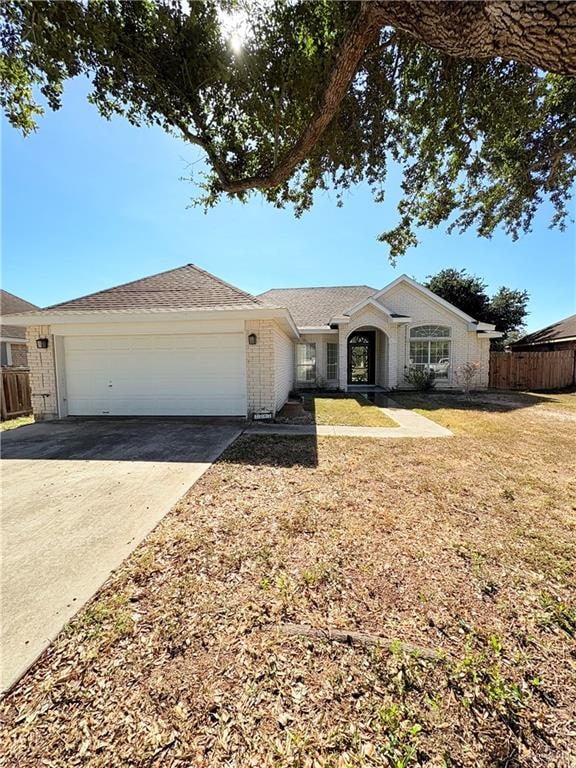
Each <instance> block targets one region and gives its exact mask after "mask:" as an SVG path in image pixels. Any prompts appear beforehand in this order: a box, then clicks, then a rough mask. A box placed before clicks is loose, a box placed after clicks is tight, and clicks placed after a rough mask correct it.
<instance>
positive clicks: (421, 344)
mask: <svg viewBox="0 0 576 768" xmlns="http://www.w3.org/2000/svg"><path fill="white" fill-rule="evenodd" d="M410 365H414V366H416V367H417V368H424V367H425V366H427V365H428V342H427V341H411V342H410Z"/></svg>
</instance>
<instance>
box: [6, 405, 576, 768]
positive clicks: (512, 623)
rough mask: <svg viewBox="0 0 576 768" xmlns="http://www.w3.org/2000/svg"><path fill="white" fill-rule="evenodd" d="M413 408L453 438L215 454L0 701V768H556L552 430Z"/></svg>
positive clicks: (567, 628) (563, 507) (569, 597)
mask: <svg viewBox="0 0 576 768" xmlns="http://www.w3.org/2000/svg"><path fill="white" fill-rule="evenodd" d="M414 397H416V396H414ZM418 397H420V396H418ZM414 402H416V403H417V404H419V405H420V407H421V409H422V410H423V411H425V412H426V413H427V415H430V416H432V417H433V418H435V419H438V420H441V421H442V422H443V423H444V422H446V423H449V424H450V425H451V426H453V425H457V427H458V428H457V434H456V436H455V437H453V438H450V439H447V440H428V441H427V440H394V441H382V442H378V441H375V440H353V439H343V438H320V439H318V440H317V441H316V440H315V439H314V438H312V437H278V436H274V437H263V436H245V437H243V438H242V439H240V440H239V441H237V442H236V443H235V444H234V445H233V446H231V447H230V448H229V449H228V451H227V452H226V453H225V454H224V455H223V456H222V458H221V459H220V461H219V462H217V463H216V464H215V465H214V466H213V467H212V468H211V469H210V470H209V471H208V472H207V473H206V474H205V475H204V476H203V478H202V479H201V480H200V481H199V483H198V484H197V485H196V486H195V487H194V488H193V489H192V490H191V492H190V493H189V494H188V496H187V497H186V498H185V499H183V500H182V501H181V502H180V503H179V504H178V505H177V506H176V507H175V508H174V510H173V511H172V512H171V513H170V514H169V515H168V516H167V517H166V518H165V519H164V520H163V521H162V522H161V523H160V525H159V526H158V527H157V528H156V530H155V531H154V532H153V533H152V534H151V535H150V536H149V537H148V539H147V540H146V541H145V542H144V543H143V544H142V545H141V546H140V547H138V549H137V550H136V551H135V552H134V554H133V555H132V556H131V557H130V558H128V560H127V561H126V562H125V563H124V564H123V566H122V567H121V568H120V569H118V571H116V572H115V573H114V574H113V576H112V577H111V578H110V580H109V581H108V583H107V584H106V585H105V587H104V589H103V590H101V592H100V593H99V594H98V595H97V596H96V598H95V600H94V601H93V602H92V603H91V604H90V605H89V606H87V607H86V608H85V609H84V610H83V611H82V612H81V613H80V614H79V615H78V616H77V618H76V619H75V620H74V621H73V622H72V623H71V624H69V625H68V627H67V629H66V631H65V632H63V633H62V634H61V635H60V636H59V637H58V638H57V639H56V641H55V642H54V643H53V644H52V646H51V647H50V648H49V649H48V651H47V652H46V653H45V654H44V655H43V657H42V658H41V659H40V660H39V662H38V663H37V664H36V665H35V667H34V668H33V669H32V670H31V671H30V673H29V674H28V675H26V676H25V677H24V678H23V679H22V680H21V681H20V683H19V684H18V685H17V686H16V688H15V689H14V690H13V691H12V692H11V693H10V694H9V695H8V696H7V697H6V699H5V700H4V701H3V702H2V703H1V705H0V708H1V714H2V725H3V727H2V735H1V736H0V755H1V757H0V764H1V765H6V766H13V765H14V766H16V765H17V766H19V768H28V767H30V768H32V767H33V768H36V767H37V766H39V765H51V766H57V767H58V768H60V766H62V768H63V767H64V766H74V765H82V766H90V768H120V766H136V767H138V768H144V766H156V765H162V766H167V767H168V768H173V767H174V768H176V767H178V768H182V767H183V766H190V767H191V766H194V768H213V767H217V768H224V767H226V768H229V767H237V768H244V766H247V767H249V766H258V768H260V766H263V767H265V768H268V767H270V768H272V767H274V768H308V766H309V767H310V768H317V767H318V766H320V767H322V768H372V767H374V766H382V767H386V768H410V767H412V766H429V768H440V767H441V766H443V767H444V768H447V767H448V766H451V767H454V768H456V767H458V768H497V767H499V768H504V767H505V766H507V767H509V768H512V767H515V768H545V767H546V768H548V766H554V767H555V768H569V766H572V765H574V761H575V759H576V736H575V728H574V722H575V721H576V653H575V647H574V633H575V627H576V606H575V599H574V595H575V594H576V589H575V587H576V585H575V576H574V563H575V561H576V520H575V511H576V487H575V484H574V466H573V457H574V451H575V448H576V437H575V431H574V426H573V424H572V423H571V422H568V421H566V422H563V421H558V422H557V423H556V422H555V423H554V429H553V430H551V429H550V428H549V425H548V424H547V422H546V421H545V420H544V419H543V418H541V417H540V416H536V415H534V411H535V410H537V408H538V406H536V407H534V408H531V407H522V408H516V409H506V410H494V409H493V410H490V409H484V408H483V407H480V406H479V405H478V404H477V405H476V406H475V405H474V404H468V405H467V406H466V407H465V408H460V407H459V406H458V407H455V408H450V407H449V406H448V405H447V404H446V402H442V403H440V402H439V401H438V400H436V401H435V404H434V405H430V403H429V402H428V401H427V399H426V398H424V399H420V400H415V401H414ZM285 623H294V624H308V625H311V626H313V627H317V628H322V627H336V628H341V629H347V630H350V631H355V632H366V633H376V634H379V635H381V636H382V637H383V638H385V639H384V640H383V642H382V645H381V646H376V647H373V646H372V647H370V646H362V645H346V644H337V643H332V642H329V641H326V640H322V639H313V638H309V637H292V636H287V635H285V634H282V633H281V632H279V631H277V630H276V628H277V627H278V626H279V625H282V624H285ZM410 645H413V646H417V647H422V648H427V649H432V651H433V654H432V658H428V657H425V656H423V655H419V654H418V653H406V652H404V651H403V650H402V648H403V647H409V646H410Z"/></svg>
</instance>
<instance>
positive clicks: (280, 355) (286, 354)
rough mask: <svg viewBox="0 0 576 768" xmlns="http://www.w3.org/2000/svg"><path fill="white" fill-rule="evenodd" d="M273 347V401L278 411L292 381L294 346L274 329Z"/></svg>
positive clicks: (280, 332)
mask: <svg viewBox="0 0 576 768" xmlns="http://www.w3.org/2000/svg"><path fill="white" fill-rule="evenodd" d="M272 344H273V347H274V400H275V404H276V410H277V411H279V410H280V408H282V406H283V405H284V403H285V402H286V400H288V395H289V394H290V390H291V389H292V385H293V381H294V346H293V344H292V340H291V339H290V338H288V336H286V334H285V333H284V332H283V331H282V330H280V328H278V327H276V328H274V329H273V331H272Z"/></svg>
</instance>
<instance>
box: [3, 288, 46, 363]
mask: <svg viewBox="0 0 576 768" xmlns="http://www.w3.org/2000/svg"><path fill="white" fill-rule="evenodd" d="M35 309H39V307H37V306H36V304H31V303H30V302H29V301H24V299H20V298H19V297H18V296H14V294H12V293H8V291H3V290H1V289H0V315H1V316H3V315H13V314H16V313H17V312H28V311H30V310H35ZM0 336H1V338H0V363H1V365H2V367H12V368H26V367H27V366H28V352H27V348H26V329H25V328H22V326H19V325H2V326H1V327H0Z"/></svg>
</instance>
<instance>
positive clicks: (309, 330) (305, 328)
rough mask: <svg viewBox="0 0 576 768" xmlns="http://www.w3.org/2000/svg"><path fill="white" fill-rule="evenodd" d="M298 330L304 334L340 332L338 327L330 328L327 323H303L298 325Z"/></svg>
mask: <svg viewBox="0 0 576 768" xmlns="http://www.w3.org/2000/svg"><path fill="white" fill-rule="evenodd" d="M298 330H299V331H300V333H301V334H302V335H303V336H307V335H309V334H314V335H316V336H318V335H319V334H324V333H338V329H337V328H329V327H328V326H327V325H318V326H316V325H301V326H299V327H298Z"/></svg>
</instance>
